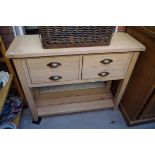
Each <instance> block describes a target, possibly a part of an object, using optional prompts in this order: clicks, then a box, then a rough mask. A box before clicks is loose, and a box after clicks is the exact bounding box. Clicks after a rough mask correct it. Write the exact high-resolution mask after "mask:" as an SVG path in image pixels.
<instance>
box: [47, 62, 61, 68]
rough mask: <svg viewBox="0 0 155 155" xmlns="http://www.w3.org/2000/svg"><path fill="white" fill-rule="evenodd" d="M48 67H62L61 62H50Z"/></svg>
mask: <svg viewBox="0 0 155 155" xmlns="http://www.w3.org/2000/svg"><path fill="white" fill-rule="evenodd" d="M47 66H48V67H51V68H57V67H59V66H61V63H59V62H50V63H48V64H47Z"/></svg>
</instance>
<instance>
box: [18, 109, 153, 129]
mask: <svg viewBox="0 0 155 155" xmlns="http://www.w3.org/2000/svg"><path fill="white" fill-rule="evenodd" d="M19 128H21V129H126V128H128V129H155V122H154V123H147V124H144V125H137V126H133V127H128V126H127V124H126V122H125V120H124V118H123V116H122V114H121V113H120V111H119V110H117V111H113V110H111V109H108V110H98V111H91V112H82V113H74V114H66V115H57V116H49V117H43V118H42V121H41V123H40V125H35V124H32V118H31V114H30V111H29V110H24V111H23V113H22V117H21V121H20V125H19Z"/></svg>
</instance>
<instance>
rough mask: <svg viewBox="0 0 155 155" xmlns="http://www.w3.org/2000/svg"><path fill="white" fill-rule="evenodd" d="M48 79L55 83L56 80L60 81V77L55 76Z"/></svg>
mask: <svg viewBox="0 0 155 155" xmlns="http://www.w3.org/2000/svg"><path fill="white" fill-rule="evenodd" d="M49 79H50V80H53V81H57V80H60V79H62V76H57V75H55V76H51V77H49Z"/></svg>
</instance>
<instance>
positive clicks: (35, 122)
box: [32, 117, 42, 125]
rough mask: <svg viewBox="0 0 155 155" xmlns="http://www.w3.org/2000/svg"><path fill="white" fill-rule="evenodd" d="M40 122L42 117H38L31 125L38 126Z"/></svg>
mask: <svg viewBox="0 0 155 155" xmlns="http://www.w3.org/2000/svg"><path fill="white" fill-rule="evenodd" d="M41 120H42V117H39V118H38V121H35V120H33V121H32V123H33V124H37V125H39V124H40V122H41Z"/></svg>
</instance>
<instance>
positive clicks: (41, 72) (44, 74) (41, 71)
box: [26, 56, 80, 83]
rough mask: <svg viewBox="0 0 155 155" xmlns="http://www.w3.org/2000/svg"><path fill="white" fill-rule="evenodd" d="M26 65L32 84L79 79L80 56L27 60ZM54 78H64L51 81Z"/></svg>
mask: <svg viewBox="0 0 155 155" xmlns="http://www.w3.org/2000/svg"><path fill="white" fill-rule="evenodd" d="M26 63H27V67H28V71H29V74H30V78H31V82H32V83H44V82H62V81H68V80H78V79H79V66H80V57H79V56H64V57H63V56H62V57H47V58H27V59H26ZM53 76H61V77H62V78H61V79H59V80H53V79H49V78H50V77H53Z"/></svg>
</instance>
